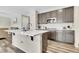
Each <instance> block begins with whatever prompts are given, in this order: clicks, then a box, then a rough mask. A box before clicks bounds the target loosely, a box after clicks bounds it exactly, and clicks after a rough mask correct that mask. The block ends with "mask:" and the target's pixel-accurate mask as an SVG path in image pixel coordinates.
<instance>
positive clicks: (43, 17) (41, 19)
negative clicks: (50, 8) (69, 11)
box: [38, 12, 50, 24]
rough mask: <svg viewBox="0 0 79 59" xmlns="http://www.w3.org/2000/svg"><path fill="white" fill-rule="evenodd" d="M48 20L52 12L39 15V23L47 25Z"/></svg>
mask: <svg viewBox="0 0 79 59" xmlns="http://www.w3.org/2000/svg"><path fill="white" fill-rule="evenodd" d="M48 18H50V12H46V13H42V14H39V15H38V23H39V24H46V23H47V19H48Z"/></svg>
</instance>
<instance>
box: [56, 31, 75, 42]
mask: <svg viewBox="0 0 79 59" xmlns="http://www.w3.org/2000/svg"><path fill="white" fill-rule="evenodd" d="M56 34H57V35H56V40H57V41H61V42H66V43H74V31H73V30H63V31H57V33H56Z"/></svg>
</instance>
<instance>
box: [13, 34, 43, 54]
mask: <svg viewBox="0 0 79 59" xmlns="http://www.w3.org/2000/svg"><path fill="white" fill-rule="evenodd" d="M41 37H42V36H41V35H36V36H33V40H31V37H30V36H27V35H20V34H13V35H12V45H14V46H15V47H17V48H19V49H21V50H22V51H24V52H27V53H41V52H42V38H41Z"/></svg>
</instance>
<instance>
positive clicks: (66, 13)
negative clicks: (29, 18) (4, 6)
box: [38, 7, 74, 24]
mask: <svg viewBox="0 0 79 59" xmlns="http://www.w3.org/2000/svg"><path fill="white" fill-rule="evenodd" d="M53 17H55V18H56V22H57V23H72V22H74V7H68V8H64V9H60V10H54V11H50V12H46V13H42V14H39V15H38V23H39V24H46V23H47V19H48V18H53Z"/></svg>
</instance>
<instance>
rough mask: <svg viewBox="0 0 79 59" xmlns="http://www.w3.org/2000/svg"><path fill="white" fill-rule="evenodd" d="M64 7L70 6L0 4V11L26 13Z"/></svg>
mask: <svg viewBox="0 0 79 59" xmlns="http://www.w3.org/2000/svg"><path fill="white" fill-rule="evenodd" d="M64 7H68V6H0V11H6V12H15V13H20V14H26V13H29V12H30V11H32V10H37V11H39V13H42V12H47V11H51V10H55V9H60V8H64Z"/></svg>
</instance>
